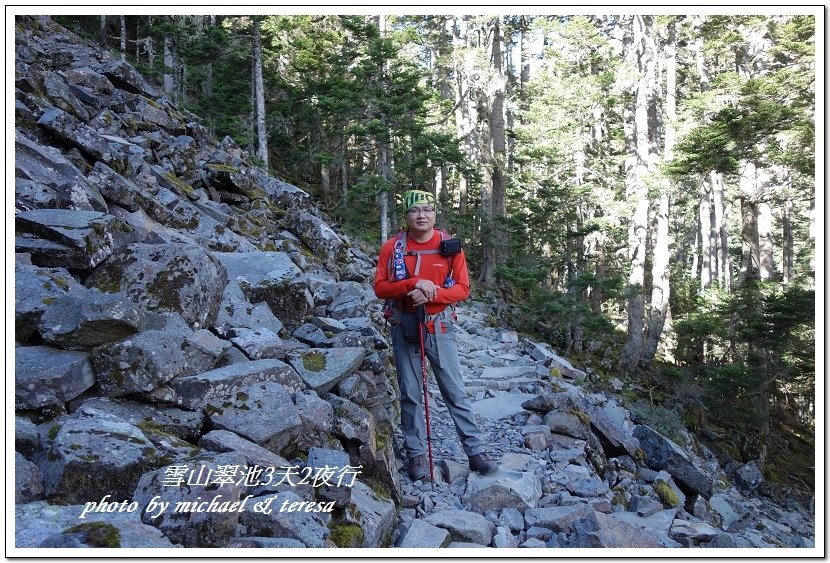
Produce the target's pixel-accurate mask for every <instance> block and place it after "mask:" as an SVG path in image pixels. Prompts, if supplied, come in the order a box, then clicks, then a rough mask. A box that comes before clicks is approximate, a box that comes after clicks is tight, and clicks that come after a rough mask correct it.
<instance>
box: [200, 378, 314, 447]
mask: <svg viewBox="0 0 830 563" xmlns="http://www.w3.org/2000/svg"><path fill="white" fill-rule="evenodd" d="M205 412H206V413H207V415H208V419H209V420H210V424H211V426H212V427H213V428H215V429H219V430H230V431H231V432H234V433H236V434H239V435H240V436H242V437H244V438H247V439H248V440H251V441H252V442H254V443H256V444H259V445H260V446H262V447H264V448H265V449H267V450H270V451H272V452H275V453H278V454H282V453H283V452H284V451H286V450H290V449H291V448H292V447H293V446H294V442H295V440H296V438H297V437H298V436H299V434H300V431H301V429H302V422H301V420H300V413H299V411H298V410H297V407H296V406H295V405H294V403H293V402H292V401H291V394H290V392H289V391H287V390H286V389H285V387H283V386H282V385H280V384H278V383H272V382H263V383H255V384H253V385H250V386H247V387H243V388H241V389H239V390H238V391H236V392H235V393H233V394H230V395H226V396H224V397H221V398H216V399H213V400H211V401H208V403H207V404H206V405H205ZM287 453H290V452H287Z"/></svg>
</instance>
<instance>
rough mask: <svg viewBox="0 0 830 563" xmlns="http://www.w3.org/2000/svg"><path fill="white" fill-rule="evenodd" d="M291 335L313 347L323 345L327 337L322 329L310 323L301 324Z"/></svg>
mask: <svg viewBox="0 0 830 563" xmlns="http://www.w3.org/2000/svg"><path fill="white" fill-rule="evenodd" d="M292 336H293V337H294V338H296V339H297V340H299V341H300V342H304V343H306V344H308V345H309V346H312V347H314V348H316V347H320V346H323V345H325V344H326V343H327V342H328V339H329V338H328V337H327V336H326V335H325V333H324V332H323V331H322V330H320V329H319V328H317V327H316V326H314V325H313V324H310V323H306V324H304V325H301V326H300V327H299V328H298V329H297V330H295V331H294V334H293V335H292Z"/></svg>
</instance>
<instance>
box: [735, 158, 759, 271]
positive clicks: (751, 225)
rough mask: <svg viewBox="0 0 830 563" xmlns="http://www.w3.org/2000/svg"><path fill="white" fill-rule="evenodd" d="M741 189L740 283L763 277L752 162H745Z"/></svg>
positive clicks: (756, 187) (756, 178)
mask: <svg viewBox="0 0 830 563" xmlns="http://www.w3.org/2000/svg"><path fill="white" fill-rule="evenodd" d="M740 189H741V195H740V199H741V248H742V260H741V276H740V280H739V283H740V284H741V285H744V284H745V283H746V282H748V281H750V280H758V279H760V277H761V264H760V262H761V249H760V243H759V241H758V206H757V203H756V202H755V197H756V193H757V190H758V171H757V169H756V168H755V165H754V164H752V163H751V162H744V164H743V167H742V170H741V179H740Z"/></svg>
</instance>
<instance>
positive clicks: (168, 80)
mask: <svg viewBox="0 0 830 563" xmlns="http://www.w3.org/2000/svg"><path fill="white" fill-rule="evenodd" d="M164 91H165V93H166V94H167V95H170V96H172V95H173V94H174V93H175V91H176V82H175V80H174V74H173V39H172V38H171V37H170V36H169V35H165V36H164Z"/></svg>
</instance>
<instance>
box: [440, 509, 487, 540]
mask: <svg viewBox="0 0 830 563" xmlns="http://www.w3.org/2000/svg"><path fill="white" fill-rule="evenodd" d="M424 521H425V522H426V523H427V524H432V525H433V526H437V527H438V528H444V529H445V530H447V531H449V533H450V538H451V539H452V540H453V541H462V542H471V543H477V544H480V545H490V542H491V541H492V540H493V532H494V531H495V529H496V525H495V524H493V523H492V522H491V521H490V520H488V519H487V518H485V517H484V516H482V515H481V514H477V513H475V512H468V511H466V510H439V511H437V512H433V513H431V514H428V515H426V516H425V517H424Z"/></svg>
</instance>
